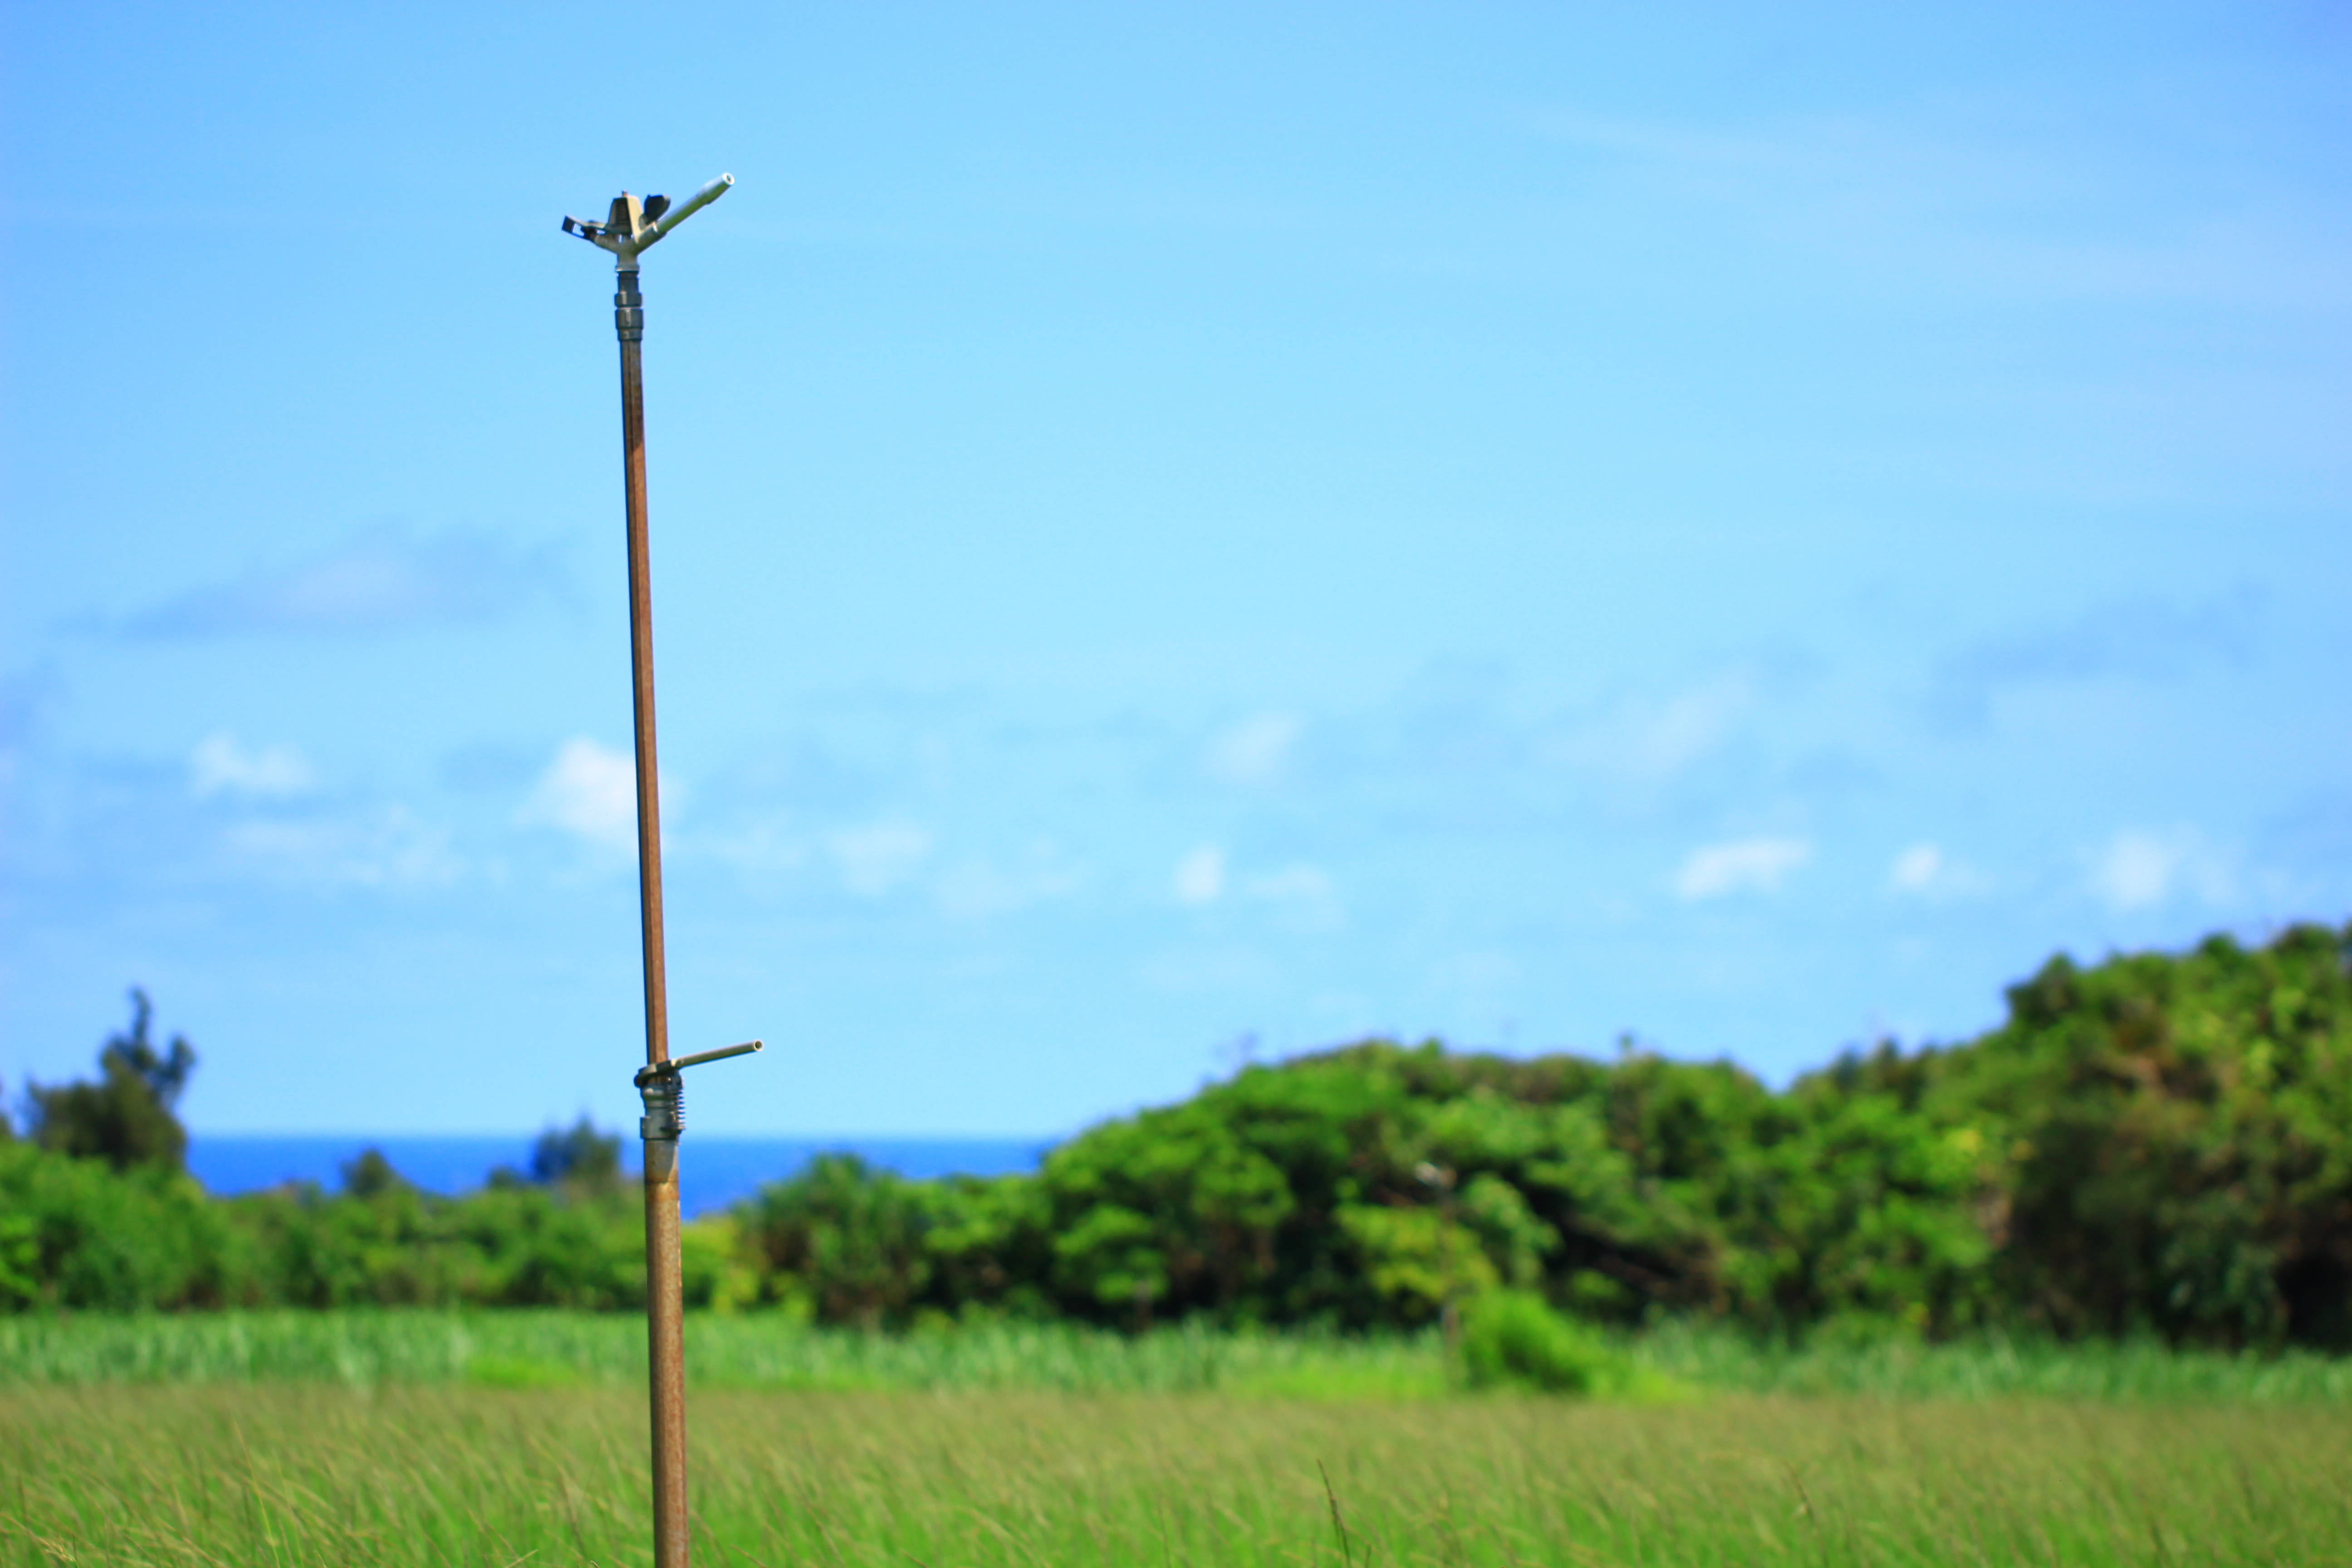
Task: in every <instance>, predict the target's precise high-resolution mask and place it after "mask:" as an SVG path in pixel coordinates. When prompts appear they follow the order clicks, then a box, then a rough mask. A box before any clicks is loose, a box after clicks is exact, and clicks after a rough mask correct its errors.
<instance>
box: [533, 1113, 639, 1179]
mask: <svg viewBox="0 0 2352 1568" xmlns="http://www.w3.org/2000/svg"><path fill="white" fill-rule="evenodd" d="M530 1179H531V1180H532V1181H534V1182H536V1183H538V1184H540V1185H541V1186H542V1187H576V1188H582V1189H587V1190H593V1191H600V1192H601V1191H604V1190H606V1189H609V1188H613V1187H617V1186H618V1185H620V1182H621V1138H620V1134H618V1133H616V1132H599V1131H596V1125H595V1123H594V1122H593V1121H589V1120H588V1118H587V1117H586V1116H584V1115H583V1116H582V1117H581V1118H580V1120H579V1121H577V1122H575V1123H574V1124H573V1125H572V1126H571V1127H569V1128H562V1127H551V1128H549V1129H548V1130H547V1131H544V1132H542V1133H541V1134H540V1135H539V1142H536V1143H533V1144H532V1145H531V1147H530Z"/></svg>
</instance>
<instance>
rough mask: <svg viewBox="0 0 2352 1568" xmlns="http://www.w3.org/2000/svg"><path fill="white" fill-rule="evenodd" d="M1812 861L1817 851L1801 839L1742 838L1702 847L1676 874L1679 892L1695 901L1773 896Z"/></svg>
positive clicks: (1676, 890)
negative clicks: (1731, 895)
mask: <svg viewBox="0 0 2352 1568" xmlns="http://www.w3.org/2000/svg"><path fill="white" fill-rule="evenodd" d="M1811 858H1813V847H1812V846H1811V844H1808V843H1806V842H1805V841H1804V840H1803V839H1801V838H1742V839H1738V840H1736V841H1734V842H1732V843H1729V844H1707V845H1702V846H1700V847H1698V848H1696V849H1694V850H1692V851H1691V852H1690V854H1689V855H1688V856H1687V857H1686V858H1685V859H1684V861H1683V865H1682V869H1681V870H1679V871H1677V872H1676V873H1675V892H1676V893H1678V894H1680V895H1681V896H1682V897H1684V898H1685V899H1693V900H1696V899H1718V898H1722V897H1723V896H1725V895H1726V894H1728V893H1748V892H1753V893H1769V892H1771V891H1772V890H1773V889H1777V888H1778V887H1780V883H1781V881H1782V880H1783V879H1785V878H1786V877H1787V876H1788V874H1789V873H1790V872H1791V871H1793V870H1795V869H1796V868H1798V867H1800V866H1802V865H1803V864H1804V863H1805V862H1806V861H1808V860H1810V859H1811Z"/></svg>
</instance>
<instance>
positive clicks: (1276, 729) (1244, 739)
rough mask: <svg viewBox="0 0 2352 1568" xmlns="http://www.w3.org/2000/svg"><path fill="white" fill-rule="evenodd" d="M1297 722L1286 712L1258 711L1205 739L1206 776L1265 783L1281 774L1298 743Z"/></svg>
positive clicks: (1223, 781)
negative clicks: (1207, 742) (1207, 743)
mask: <svg viewBox="0 0 2352 1568" xmlns="http://www.w3.org/2000/svg"><path fill="white" fill-rule="evenodd" d="M1301 727H1302V726H1301V725H1300V723H1299V721H1298V719H1297V716H1296V715H1294V714H1289V713H1260V714H1257V715H1255V717H1252V718H1249V719H1244V720H1243V721H1241V722H1240V723H1238V724H1235V725H1234V726H1233V727H1232V728H1230V729H1227V730H1225V731H1221V732H1220V733H1219V734H1218V735H1217V736H1216V737H1215V738H1214V739H1213V740H1212V741H1211V742H1209V747H1208V752H1207V755H1206V757H1205V758H1204V761H1205V763H1206V764H1207V767H1208V772H1209V776H1210V777H1211V778H1213V779H1216V780H1218V781H1219V782H1221V783H1223V784H1272V783H1273V782H1274V781H1275V780H1276V779H1277V778H1279V777H1281V776H1282V774H1283V773H1284V771H1285V770H1286V768H1287V767H1288V765H1289V763H1290V757H1291V752H1292V751H1293V750H1294V749H1295V748H1296V747H1297V743H1298V735H1299V731H1300V729H1301Z"/></svg>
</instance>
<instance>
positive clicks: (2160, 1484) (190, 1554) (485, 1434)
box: [0, 1385, 2352, 1568]
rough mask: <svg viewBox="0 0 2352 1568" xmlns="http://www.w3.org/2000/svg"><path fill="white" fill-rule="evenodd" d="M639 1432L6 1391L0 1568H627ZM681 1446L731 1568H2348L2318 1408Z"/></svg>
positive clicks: (1050, 1421) (845, 1426) (490, 1398)
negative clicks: (512, 1566)
mask: <svg viewBox="0 0 2352 1568" xmlns="http://www.w3.org/2000/svg"><path fill="white" fill-rule="evenodd" d="M644 1430H645V1416H644V1410H643V1405H642V1404H641V1401H640V1400H639V1398H638V1397H636V1396H635V1394H633V1393H632V1392H629V1391H624V1390H620V1389H603V1388H590V1389H555V1390H545V1389H542V1390H497V1389H478V1388H463V1387H439V1388H432V1387H404V1388H392V1389H376V1390H360V1389H348V1388H337V1387H316V1386H299V1385H276V1386H261V1387H243V1388H237V1387H224V1386H207V1387H152V1386H150V1387H137V1386H121V1385H113V1386H101V1387H94V1388H60V1387H42V1388H29V1387H20V1388H18V1389H16V1390H15V1391H13V1392H12V1393H11V1394H10V1395H9V1396H8V1397H7V1399H6V1400H5V1402H0V1469H5V1476H6V1480H5V1485H0V1561H5V1563H11V1564H16V1563H21V1564H26V1565H28V1568H29V1565H32V1564H42V1565H44V1568H46V1565H47V1564H52V1563H237V1564H265V1563H267V1564H278V1563H322V1564H323V1563H335V1564H348V1563H386V1564H408V1563H416V1564H427V1563H435V1564H437V1563H498V1564H506V1563H551V1564H561V1563H604V1564H614V1563H644V1562H646V1560H647V1549H646V1524H645V1510H644V1503H643V1499H644V1496H645V1480H644V1474H645V1459H644ZM693 1444H694V1449H693V1454H694V1479H695V1514H696V1551H697V1553H698V1560H699V1561H701V1562H703V1563H710V1564H722V1563H751V1564H761V1565H764V1568H783V1565H784V1564H788V1563H822V1564H838V1565H850V1564H858V1565H863V1564H875V1565H877V1568H878V1565H880V1564H886V1563H887V1564H891V1565H894V1568H904V1565H905V1564H908V1563H920V1564H926V1565H929V1568H949V1565H950V1564H981V1563H986V1564H1045V1563H1051V1564H1076V1563H1104V1564H1129V1563H1133V1564H1139V1565H1147V1564H1158V1565H1167V1564H1177V1563H1183V1564H1194V1565H1202V1568H1206V1565H1210V1564H1283V1565H1286V1568H1289V1565H1297V1564H1309V1563H1332V1564H1340V1563H1355V1564H1359V1565H1362V1564H1386V1563H1396V1564H1418V1563H1426V1564H1452V1563H1493V1564H1537V1563H1542V1564H1601V1563H1622V1564H1634V1563H1657V1564H1677V1565H1686V1564H1712V1563H1725V1564H1729V1563H1742V1564H1748V1563H1756V1564H1772V1563H1804V1564H1843V1563H1998V1564H2013V1563H2064V1564H2100V1563H2183V1564H2186V1563H2200V1564H2202V1563H2341V1562H2345V1561H2347V1559H2352V1489H2347V1486H2346V1484H2345V1478H2346V1476H2347V1474H2352V1413H2347V1412H2346V1411H2343V1410H2340V1409H2330V1408H2326V1407H2324V1406H2315V1405H2296V1406H2286V1407H2272V1408H2254V1407H2249V1406H2243V1405H2236V1406H2218V1407H2217V1406H2202V1405H2113V1404H2105V1405H2102V1404H2075V1403H2066V1402H2058V1401H2048V1400H2037V1401H2008V1400H1978V1401H1942V1400H1931V1401H1888V1400H1876V1399H1866V1398H1853V1397H1840V1398H1832V1399H1802V1398H1796V1397H1791V1396H1769V1397H1759V1396H1753V1395H1727V1396H1723V1397H1719V1398H1717V1399H1713V1400H1709V1401H1706V1402H1704V1403H1699V1404H1692V1405H1663V1406H1647V1407H1642V1406H1623V1405H1574V1404H1562V1403H1558V1402H1548V1401H1540V1400H1534V1399H1515V1398H1490V1399H1466V1398H1465V1399H1453V1400H1443V1401H1423V1402H1412V1403H1402V1404H1400V1403H1387V1404H1370V1405H1359V1404H1350V1403H1346V1402H1332V1401H1320V1402H1300V1401H1283V1400H1256V1401H1236V1400H1233V1399H1230V1398H1226V1397H1223V1396H1219V1395H1200V1394H1097V1395H1072V1394H1035V1393H1000V1394H806V1393H785V1394H776V1393H758V1392H751V1391H742V1390H725V1391H711V1392H709V1393H706V1394H703V1395H701V1396H700V1397H698V1399H697V1400H696V1402H695V1405H694V1417H693ZM1327 1478H1328V1491H1327V1490H1326V1481H1327ZM1335 1516H1336V1517H1335Z"/></svg>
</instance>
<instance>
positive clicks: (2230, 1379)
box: [0, 1311, 2352, 1405]
mask: <svg viewBox="0 0 2352 1568" xmlns="http://www.w3.org/2000/svg"><path fill="white" fill-rule="evenodd" d="M1614 1348H1615V1350H1616V1352H1617V1353H1618V1354H1619V1355H1620V1356H1622V1358H1623V1360H1624V1361H1625V1363H1628V1364H1629V1365H1630V1366H1631V1367H1633V1368H1634V1369H1637V1370H1638V1371H1639V1373H1642V1374H1643V1375H1641V1376H1640V1377H1638V1378H1635V1379H1633V1380H1632V1385H1633V1386H1636V1387H1646V1388H1660V1387H1667V1388H1681V1389H1685V1390H1696V1391H1722V1392H1738V1393H1743V1394H1805V1395H1826V1394H1866V1395H1876V1396H1883V1397H1887V1398H1938V1399H1989V1398H2003V1397H2010V1396H2015V1395H2042V1396H2053V1397H2059V1398H2065V1399H2075V1400H2082V1399H2098V1400H2140V1401H2155V1402H2165V1401H2191V1402H2201V1403H2215V1402H2220V1403H2262V1404H2273V1405H2283V1404H2297V1403H2303V1404H2335V1405H2352V1361H2347V1360H2340V1359H2330V1358H2327V1357H2324V1356H2319V1355H2315V1354H2310V1353H2307V1352H2289V1353H2287V1354H2284V1355H2279V1356H2260V1355H2229V1354H2223V1353H2219V1352H2171V1351H2167V1350H2165V1349H2163V1348H2162V1347H2160V1346H2157V1345H2152V1344H2122V1345H2098V1344H2093V1345H2079V1346H2063V1347H2062V1346H2056V1345H2051V1344H2047V1343H2038V1342H2013V1341H2004V1340H1999V1339H1987V1340H1980V1341H1974V1342H1964V1343H1958V1344H1950V1345H1933V1346H1929V1345H1920V1344H1916V1343H1908V1342H1901V1341H1881V1342H1862V1343H1843V1344H1832V1343H1817V1344H1815V1345H1812V1346H1810V1347H1808V1346H1773V1345H1763V1344H1759V1343H1758V1342H1755V1341H1753V1340H1751V1339H1749V1338H1748V1337H1747V1336H1744V1335H1741V1334H1738V1333H1736V1332H1732V1331H1727V1330H1723V1329H1720V1328H1714V1327H1707V1326H1701V1325H1692V1324H1668V1325H1666V1326H1664V1327H1662V1328H1658V1329H1654V1330H1652V1331H1648V1332H1646V1333H1643V1334H1642V1335H1639V1336H1635V1337H1632V1338H1620V1339H1618V1340H1617V1341H1615V1342H1614ZM645 1355H646V1352H645V1329H644V1325H643V1323H642V1321H640V1320H638V1319H636V1318H633V1317H630V1316H628V1315H626V1314H594V1313H573V1312H554V1311H509V1312H472V1313H466V1312H442V1311H413V1312H411V1311H354V1312H331V1313H321V1312H293V1311H281V1312H260V1313H241V1312H221V1313H204V1314H187V1315H183V1316H168V1317H163V1316H156V1317H125V1318H114V1317H102V1316H78V1317H69V1318H68V1317H41V1316H30V1317H13V1318H0V1386H5V1385H9V1384H19V1385H21V1384H104V1383H253V1382H295V1383H322V1384H342V1385H345V1386H353V1387H372V1386H375V1385H379V1384H466V1383H471V1384H484V1385H488V1386H493V1387H505V1388H544V1387H562V1386H579V1387H597V1386H613V1387H622V1386H635V1385H637V1384H642V1383H643V1381H644V1378H645V1364H646V1363H645ZM687 1366H688V1374H689V1376H690V1377H691V1378H692V1379H693V1381H694V1382H695V1384H697V1385H698V1386H700V1387H705V1388H764V1389H796V1390H803V1391H831V1392H849V1391H888V1390H902V1391H911V1392H925V1393H940V1392H971V1393H984V1392H992V1391H1010V1390H1021V1391H1027V1392H1039V1393H1050V1392H1060V1393H1089V1394H1180V1393H1221V1394H1246V1395H1265V1396H1282V1397H1322V1398H1345V1399H1385V1400H1391V1401H1394V1400H1409V1399H1416V1398H1435V1397H1439V1396H1442V1395H1444V1394H1446V1393H1447V1392H1448V1379H1447V1377H1446V1373H1445V1367H1444V1360H1443V1357H1442V1356H1441V1354H1440V1352H1439V1349H1438V1346H1437V1343H1436V1341H1435V1339H1434V1338H1433V1337H1432V1336H1427V1335H1423V1336H1420V1337H1403V1336H1391V1337H1386V1338H1374V1339H1365V1340H1360V1339H1348V1338H1341V1337H1336V1336H1316V1335H1307V1334H1234V1333H1220V1332H1217V1331H1210V1330H1204V1329H1200V1328H1195V1327H1191V1326H1186V1327H1181V1328H1174V1329H1168V1330H1162V1331H1158V1332H1155V1333H1151V1334H1148V1335H1145V1336H1142V1337H1140V1338H1130V1337H1128V1336H1125V1335H1120V1334H1115V1333H1108V1332H1102V1331H1092V1330H1086V1329H1079V1328H1073V1327H1069V1326H1066V1325H1036V1324H1021V1323H998V1324H986V1325H979V1326H973V1327H966V1328H961V1329H955V1330H951V1331H939V1332H932V1333H918V1334H912V1335H904V1336H896V1335H870V1334H861V1333H855V1332H849V1331H831V1330H817V1329H810V1328H805V1327H802V1326H798V1325H795V1324H793V1323H791V1322H789V1321H785V1320H783V1319H782V1318H778V1317H773V1316H761V1315H756V1314H755V1315H748V1316H743V1317H732V1318H728V1317H709V1316H698V1317H693V1318H689V1319H688V1324H687Z"/></svg>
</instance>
